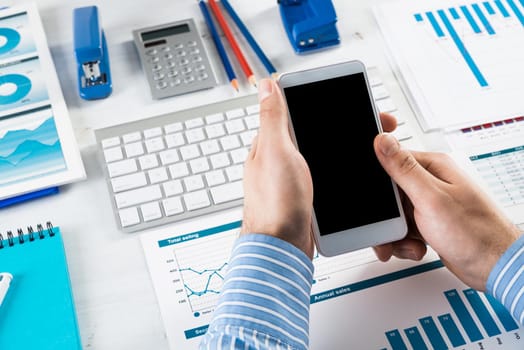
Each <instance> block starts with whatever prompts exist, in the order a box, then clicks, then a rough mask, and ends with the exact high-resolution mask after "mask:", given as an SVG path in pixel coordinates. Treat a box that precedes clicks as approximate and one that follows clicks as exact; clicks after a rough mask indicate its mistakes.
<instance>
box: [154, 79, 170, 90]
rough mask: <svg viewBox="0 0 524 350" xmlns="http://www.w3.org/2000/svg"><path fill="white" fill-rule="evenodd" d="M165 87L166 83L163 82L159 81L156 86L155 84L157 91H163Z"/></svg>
mask: <svg viewBox="0 0 524 350" xmlns="http://www.w3.org/2000/svg"><path fill="white" fill-rule="evenodd" d="M166 87H167V83H166V82H165V81H161V82H159V83H158V84H156V88H157V89H165V88H166Z"/></svg>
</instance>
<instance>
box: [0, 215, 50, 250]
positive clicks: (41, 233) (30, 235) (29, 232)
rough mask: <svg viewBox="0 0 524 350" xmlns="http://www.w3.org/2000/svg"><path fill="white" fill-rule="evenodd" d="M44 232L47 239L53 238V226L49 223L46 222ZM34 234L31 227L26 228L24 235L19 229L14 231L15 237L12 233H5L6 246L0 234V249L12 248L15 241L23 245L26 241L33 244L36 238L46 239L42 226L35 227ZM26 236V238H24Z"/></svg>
mask: <svg viewBox="0 0 524 350" xmlns="http://www.w3.org/2000/svg"><path fill="white" fill-rule="evenodd" d="M46 230H47V231H46V232H47V235H49V237H53V236H54V235H55V232H54V231H53V224H52V223H51V221H48V222H46ZM36 231H37V232H36V234H35V231H34V229H33V227H32V226H27V232H26V234H25V233H24V230H23V229H21V228H19V229H17V230H16V235H15V234H14V233H13V231H6V233H5V234H6V236H7V245H6V244H4V236H3V235H2V233H0V249H3V248H5V247H12V246H14V245H15V244H16V240H18V244H24V243H25V242H26V241H27V240H29V242H33V241H34V240H35V239H36V238H38V239H44V238H45V237H46V233H45V232H44V226H43V225H42V224H37V225H36ZM25 236H27V237H25Z"/></svg>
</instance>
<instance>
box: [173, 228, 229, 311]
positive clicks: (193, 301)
mask: <svg viewBox="0 0 524 350" xmlns="http://www.w3.org/2000/svg"><path fill="white" fill-rule="evenodd" d="M237 236H238V230H230V231H228V232H223V233H221V234H220V235H213V236H208V237H203V238H199V239H196V240H192V241H189V242H187V243H183V244H180V245H178V246H177V247H176V248H175V249H174V250H173V254H174V256H175V260H176V262H177V265H178V272H179V273H180V276H181V282H182V285H183V287H184V291H185V294H186V297H187V301H188V302H189V305H190V307H191V311H192V312H193V314H194V315H199V314H200V313H202V312H205V311H206V310H209V309H212V308H213V307H214V306H215V305H216V302H217V300H218V299H217V298H218V294H219V293H220V288H221V287H222V283H223V282H224V276H225V274H226V272H227V267H228V261H229V256H230V253H231V248H232V247H233V244H234V241H235V239H236V237H237Z"/></svg>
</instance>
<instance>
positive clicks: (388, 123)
mask: <svg viewBox="0 0 524 350" xmlns="http://www.w3.org/2000/svg"><path fill="white" fill-rule="evenodd" d="M380 123H381V124H382V130H384V131H385V132H392V131H394V130H395V129H396V128H397V118H395V117H394V116H392V115H391V114H388V113H380Z"/></svg>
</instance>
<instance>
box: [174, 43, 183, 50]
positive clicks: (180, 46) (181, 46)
mask: <svg viewBox="0 0 524 350" xmlns="http://www.w3.org/2000/svg"><path fill="white" fill-rule="evenodd" d="M183 47H184V45H183V44H176V45H175V49H182V48H183Z"/></svg>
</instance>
